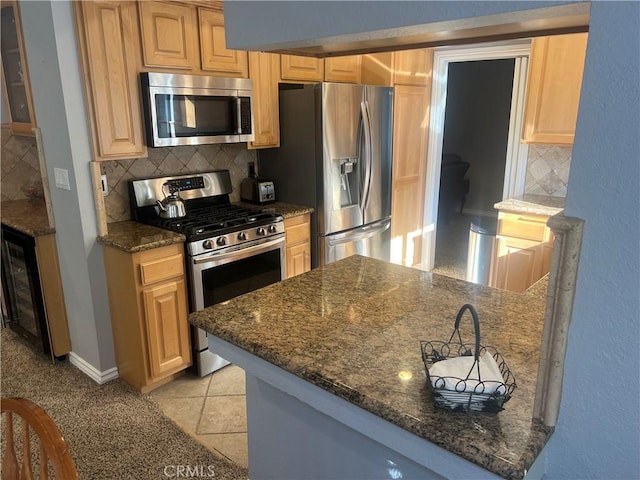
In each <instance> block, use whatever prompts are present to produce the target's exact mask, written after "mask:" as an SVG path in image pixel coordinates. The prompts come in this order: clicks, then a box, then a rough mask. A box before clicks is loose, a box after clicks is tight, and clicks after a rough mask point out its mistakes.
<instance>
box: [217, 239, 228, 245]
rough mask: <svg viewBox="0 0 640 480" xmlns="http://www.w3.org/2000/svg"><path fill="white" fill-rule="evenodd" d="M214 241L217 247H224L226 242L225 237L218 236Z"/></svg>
mask: <svg viewBox="0 0 640 480" xmlns="http://www.w3.org/2000/svg"><path fill="white" fill-rule="evenodd" d="M216 243H217V244H218V246H219V247H224V246H225V245H226V244H227V239H226V238H225V237H218V239H217V240H216Z"/></svg>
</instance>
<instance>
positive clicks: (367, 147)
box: [360, 100, 372, 222]
mask: <svg viewBox="0 0 640 480" xmlns="http://www.w3.org/2000/svg"><path fill="white" fill-rule="evenodd" d="M360 110H362V123H363V126H364V155H363V158H364V162H362V166H361V168H362V169H364V172H363V176H364V179H363V182H362V202H361V204H360V208H361V209H362V220H363V221H364V222H366V221H367V220H366V218H365V216H364V212H365V211H366V210H367V207H368V206H369V196H370V195H371V150H372V147H371V120H370V119H369V105H368V104H367V101H366V100H363V101H362V102H360Z"/></svg>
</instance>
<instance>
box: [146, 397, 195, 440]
mask: <svg viewBox="0 0 640 480" xmlns="http://www.w3.org/2000/svg"><path fill="white" fill-rule="evenodd" d="M154 401H155V402H156V403H157V404H158V405H159V406H160V409H161V410H162V412H163V413H164V414H165V415H166V416H167V417H169V418H170V419H171V420H173V421H174V422H176V423H177V424H178V425H179V426H180V428H182V429H183V430H186V431H187V432H195V431H196V429H197V426H198V421H199V420H200V415H201V413H202V406H203V404H204V397H194V398H156V397H154Z"/></svg>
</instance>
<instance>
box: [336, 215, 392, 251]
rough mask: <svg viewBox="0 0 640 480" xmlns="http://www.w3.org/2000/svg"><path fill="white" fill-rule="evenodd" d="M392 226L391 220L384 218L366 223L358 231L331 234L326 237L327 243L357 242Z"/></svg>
mask: <svg viewBox="0 0 640 480" xmlns="http://www.w3.org/2000/svg"><path fill="white" fill-rule="evenodd" d="M390 227H391V220H383V221H382V222H379V223H376V224H372V225H365V226H364V227H361V228H358V229H357V233H356V232H343V233H338V234H336V235H329V236H327V237H325V238H326V240H327V244H328V245H329V246H330V247H335V246H336V245H341V244H343V243H350V242H357V241H359V240H364V239H365V238H371V237H374V236H376V235H379V234H380V233H382V232H384V231H385V230H387V229H389V228H390Z"/></svg>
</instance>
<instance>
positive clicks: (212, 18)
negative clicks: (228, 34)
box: [198, 8, 249, 78]
mask: <svg viewBox="0 0 640 480" xmlns="http://www.w3.org/2000/svg"><path fill="white" fill-rule="evenodd" d="M198 19H199V21H200V57H201V60H202V70H205V71H207V72H211V73H212V74H216V73H217V74H220V75H225V76H229V77H241V78H248V77H249V61H248V57H247V52H245V51H242V50H229V49H228V48H227V45H226V40H225V35H224V15H223V14H222V12H217V11H213V10H208V9H205V8H198Z"/></svg>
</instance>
